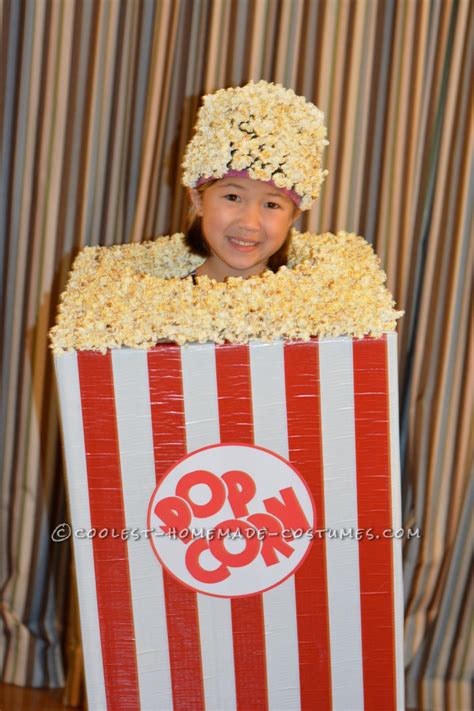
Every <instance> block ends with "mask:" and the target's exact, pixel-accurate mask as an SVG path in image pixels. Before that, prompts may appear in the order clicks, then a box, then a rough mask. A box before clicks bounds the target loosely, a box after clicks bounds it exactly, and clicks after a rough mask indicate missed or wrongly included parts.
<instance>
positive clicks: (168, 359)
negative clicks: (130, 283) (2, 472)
mask: <svg viewBox="0 0 474 711" xmlns="http://www.w3.org/2000/svg"><path fill="white" fill-rule="evenodd" d="M55 366H56V374H57V382H58V388H59V395H60V407H61V417H62V429H63V439H64V449H65V458H66V464H67V478H68V490H69V500H70V511H71V519H72V521H71V524H72V529H73V532H74V553H75V562H76V568H77V580H78V589H79V604H80V613H81V627H82V639H83V647H84V662H85V670H86V682H87V693H88V702H89V708H90V710H91V711H100V710H102V709H108V710H110V711H122V710H123V711H125V710H127V711H131V710H132V709H133V710H134V711H135V710H138V709H143V710H144V709H149V710H150V711H161V710H163V711H164V710H166V709H174V710H175V711H182V710H183V709H189V711H199V709H206V710H207V711H210V710H216V711H217V710H218V711H230V710H231V709H242V710H243V711H255V710H257V709H273V710H278V711H282V710H283V709H293V710H294V709H300V708H301V709H317V710H318V711H324V710H326V709H327V710H330V709H333V710H338V711H342V710H344V711H348V710H350V711H352V710H353V711H362V710H363V709H364V710H365V711H390V710H391V709H403V707H404V703H403V697H404V693H403V659H402V646H403V642H402V635H403V599H402V567H401V540H400V538H399V537H398V536H400V535H401V534H400V526H401V506H400V467H399V441H398V387H397V349H396V334H394V333H387V334H384V335H383V336H382V337H381V338H379V339H373V338H364V339H361V340H357V339H354V340H353V339H351V338H332V339H327V338H326V339H319V340H318V339H312V340H311V341H310V342H307V343H303V342H276V343H272V344H265V343H261V342H253V343H251V344H250V345H248V346H245V345H243V346H235V345H224V346H214V345H213V344H206V345H190V346H183V347H178V346H175V345H172V344H160V345H158V346H156V347H155V348H153V349H151V350H149V351H144V350H143V351H140V350H133V349H127V348H124V349H121V350H114V351H109V352H107V353H106V354H105V355H101V354H100V353H97V352H91V351H88V352H79V353H70V354H66V355H62V356H56V358H55ZM94 529H95V531H94ZM91 530H92V532H91ZM94 533H95V535H94ZM239 534H240V537H239ZM394 536H395V537H394Z"/></svg>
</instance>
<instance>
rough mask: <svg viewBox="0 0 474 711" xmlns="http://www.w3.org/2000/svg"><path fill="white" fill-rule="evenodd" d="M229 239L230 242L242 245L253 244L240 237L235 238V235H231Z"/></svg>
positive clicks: (248, 245) (249, 245)
mask: <svg viewBox="0 0 474 711" xmlns="http://www.w3.org/2000/svg"><path fill="white" fill-rule="evenodd" d="M230 239H231V240H232V242H235V243H236V244H240V245H242V247H252V246H253V244H254V242H244V241H243V240H241V239H235V237H231V238H230Z"/></svg>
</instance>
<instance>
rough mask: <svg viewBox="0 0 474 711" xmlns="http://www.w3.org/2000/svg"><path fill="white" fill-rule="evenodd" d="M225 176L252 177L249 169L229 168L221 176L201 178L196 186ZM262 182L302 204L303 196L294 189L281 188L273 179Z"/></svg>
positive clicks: (297, 205)
mask: <svg viewBox="0 0 474 711" xmlns="http://www.w3.org/2000/svg"><path fill="white" fill-rule="evenodd" d="M224 178H250V176H249V174H248V171H246V170H229V172H228V173H226V174H225V175H223V176H222V177H221V178H215V177H210V178H199V180H198V181H197V183H196V188H198V187H199V186H200V185H204V184H205V183H208V182H209V181H210V180H223V179H224ZM251 180H254V178H251ZM262 183H269V185H273V187H274V188H276V189H277V190H280V191H281V192H282V193H283V194H284V195H286V196H287V197H289V198H290V200H292V201H293V202H294V203H295V205H296V207H299V206H300V203H301V197H300V196H299V195H298V194H297V193H295V191H294V190H288V188H280V187H279V186H278V185H276V184H275V183H274V182H273V180H262Z"/></svg>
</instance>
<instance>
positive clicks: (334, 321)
mask: <svg viewBox="0 0 474 711" xmlns="http://www.w3.org/2000/svg"><path fill="white" fill-rule="evenodd" d="M202 262H203V258H202V257H198V256H196V255H193V254H191V253H190V252H189V251H188V248H187V247H186V245H185V243H184V237H183V235H182V234H180V233H178V234H174V235H171V236H169V237H168V236H166V237H158V238H157V239H156V240H153V241H148V242H142V243H133V244H126V245H119V246H113V247H86V248H85V249H84V250H83V251H82V252H80V253H79V255H78V256H77V258H76V259H75V261H74V264H73V268H72V271H71V274H70V276H69V281H68V284H67V287H66V290H65V292H64V293H63V295H62V297H61V304H60V307H59V313H58V318H57V325H56V326H54V327H53V328H52V329H51V331H50V339H51V347H52V349H53V351H54V353H56V354H61V353H64V352H65V351H69V350H96V351H101V352H102V353H105V351H106V350H107V349H109V348H120V347H122V346H127V347H130V348H150V347H152V346H154V345H155V344H156V343H157V342H159V341H163V340H165V341H173V342H175V343H178V344H180V345H182V344H185V343H190V342H199V343H204V342H206V341H213V342H215V343H224V342H230V343H246V342H247V341H248V340H249V339H260V340H264V341H273V340H275V339H279V338H284V339H303V340H308V339H309V338H310V337H311V336H320V337H323V336H342V335H345V336H354V337H363V336H364V335H371V336H374V337H378V336H380V335H381V334H382V333H383V332H386V331H393V330H395V326H396V319H398V318H400V316H402V315H403V313H404V312H403V311H396V310H395V309H394V306H395V303H394V301H393V299H392V296H391V294H390V292H389V291H388V290H387V288H386V287H385V285H384V283H385V281H386V276H385V273H384V272H383V271H382V269H381V268H380V260H379V258H378V257H377V256H376V255H375V254H374V251H373V249H372V247H371V246H370V245H369V244H368V242H366V241H365V240H364V239H363V238H362V237H358V236H357V235H355V234H349V233H347V232H338V234H337V235H334V234H331V233H326V234H321V235H315V234H311V233H309V232H307V233H304V234H302V233H299V232H297V231H296V230H293V239H292V245H291V249H290V255H289V260H288V266H287V267H281V268H280V269H279V271H278V272H276V273H273V272H271V271H268V270H267V271H265V272H263V273H262V274H261V275H259V276H253V277H249V278H248V279H242V278H236V277H229V278H228V279H227V280H226V281H225V282H216V281H214V280H212V279H209V278H208V277H207V276H202V277H198V278H197V283H196V284H193V280H192V278H191V277H188V278H183V277H186V276H187V275H188V274H189V273H190V272H191V271H193V270H194V269H195V268H196V267H198V266H199V265H200V264H201V263H202Z"/></svg>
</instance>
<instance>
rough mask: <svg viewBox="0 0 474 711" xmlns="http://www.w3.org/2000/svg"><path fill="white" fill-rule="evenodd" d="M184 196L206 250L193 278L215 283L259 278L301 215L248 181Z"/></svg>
mask: <svg viewBox="0 0 474 711" xmlns="http://www.w3.org/2000/svg"><path fill="white" fill-rule="evenodd" d="M189 192H190V197H191V200H192V202H193V205H194V207H195V210H196V212H197V214H198V215H200V217H201V218H202V231H203V234H204V236H205V238H206V242H207V244H208V246H209V249H210V251H211V256H210V257H209V258H208V259H207V261H206V262H205V263H204V264H203V265H202V267H200V268H199V269H198V274H207V275H208V276H209V277H211V278H213V279H216V280H217V281H223V280H224V279H225V277H227V276H240V277H244V278H246V277H249V276H252V275H255V274H260V273H261V272H262V271H263V270H264V269H265V267H266V265H267V262H268V260H269V258H270V257H271V256H272V254H275V252H277V251H278V250H279V249H280V247H281V246H282V244H283V243H284V241H285V239H286V237H287V235H288V230H289V229H290V227H291V226H292V225H293V223H294V222H295V221H296V219H297V218H298V216H299V214H300V211H299V210H298V209H297V208H296V206H295V204H294V203H293V202H292V200H291V199H290V198H289V197H287V196H286V195H285V194H284V193H283V192H282V191H281V190H279V189H278V188H276V187H274V186H273V185H271V184H270V183H267V182H263V181H261V180H252V179H251V178H244V177H228V178H222V179H221V180H216V182H214V183H213V184H212V185H211V186H209V187H208V188H206V189H205V190H204V191H202V192H200V191H198V190H196V189H192V190H190V191H189Z"/></svg>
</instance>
